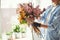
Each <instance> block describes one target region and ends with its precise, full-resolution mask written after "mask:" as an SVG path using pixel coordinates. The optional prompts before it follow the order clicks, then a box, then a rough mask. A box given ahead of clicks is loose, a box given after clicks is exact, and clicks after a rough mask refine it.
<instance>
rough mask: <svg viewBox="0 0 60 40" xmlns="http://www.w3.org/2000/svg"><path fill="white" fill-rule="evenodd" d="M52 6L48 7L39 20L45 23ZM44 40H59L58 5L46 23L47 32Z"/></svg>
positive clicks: (59, 15) (59, 9)
mask: <svg viewBox="0 0 60 40" xmlns="http://www.w3.org/2000/svg"><path fill="white" fill-rule="evenodd" d="M53 7H54V6H50V7H49V8H48V9H47V10H46V11H45V12H44V13H43V16H42V18H41V20H43V21H44V23H45V22H46V18H47V17H48V14H49V12H50V11H51V10H52V8H53ZM46 40H60V5H57V7H56V8H55V10H54V11H53V12H51V17H50V20H49V22H48V30H47V36H46Z"/></svg>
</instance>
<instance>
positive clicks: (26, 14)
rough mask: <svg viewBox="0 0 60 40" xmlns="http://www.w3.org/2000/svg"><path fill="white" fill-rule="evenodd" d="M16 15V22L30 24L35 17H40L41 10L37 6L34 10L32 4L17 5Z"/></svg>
mask: <svg viewBox="0 0 60 40" xmlns="http://www.w3.org/2000/svg"><path fill="white" fill-rule="evenodd" d="M17 13H18V14H19V18H18V20H19V22H20V23H28V21H29V20H30V21H31V22H32V21H33V20H34V19H35V17H38V16H40V14H41V13H42V11H41V9H39V5H38V6H36V8H34V7H33V5H32V3H23V4H19V8H18V9H17ZM27 19H29V20H27ZM29 23H30V22H29Z"/></svg>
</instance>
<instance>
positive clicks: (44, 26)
mask: <svg viewBox="0 0 60 40" xmlns="http://www.w3.org/2000/svg"><path fill="white" fill-rule="evenodd" d="M40 27H43V28H48V25H44V24H41V26H40Z"/></svg>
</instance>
